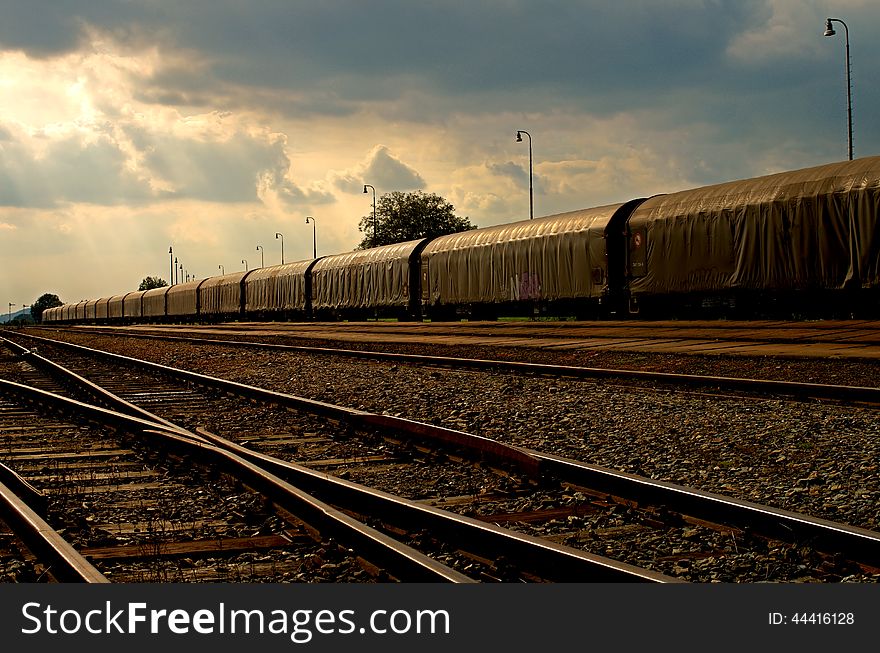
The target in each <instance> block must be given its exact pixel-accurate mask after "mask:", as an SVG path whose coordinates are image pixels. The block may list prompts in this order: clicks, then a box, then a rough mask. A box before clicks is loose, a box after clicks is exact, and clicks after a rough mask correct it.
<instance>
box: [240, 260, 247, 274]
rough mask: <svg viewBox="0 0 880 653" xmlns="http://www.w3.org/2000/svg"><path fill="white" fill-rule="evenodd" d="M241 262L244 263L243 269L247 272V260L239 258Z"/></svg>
mask: <svg viewBox="0 0 880 653" xmlns="http://www.w3.org/2000/svg"><path fill="white" fill-rule="evenodd" d="M241 262H242V263H243V264H244V271H245V272H247V271H248V268H247V260H246V259H241Z"/></svg>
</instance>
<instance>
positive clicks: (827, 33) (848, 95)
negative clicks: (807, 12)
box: [824, 18, 853, 161]
mask: <svg viewBox="0 0 880 653" xmlns="http://www.w3.org/2000/svg"><path fill="white" fill-rule="evenodd" d="M832 22H837V23H840V24H841V25H843V32H844V38H845V40H846V118H847V120H846V125H847V129H848V130H849V140H848V143H849V160H850V161H852V158H853V139H852V81H851V80H850V71H851V69H852V62H851V60H850V57H849V27H847V24H846V23H844V22H843V21H842V20H840V19H839V18H826V19H825V34H824V36H834V35H835V34H837V32H835V31H834V27H832V25H831V23H832Z"/></svg>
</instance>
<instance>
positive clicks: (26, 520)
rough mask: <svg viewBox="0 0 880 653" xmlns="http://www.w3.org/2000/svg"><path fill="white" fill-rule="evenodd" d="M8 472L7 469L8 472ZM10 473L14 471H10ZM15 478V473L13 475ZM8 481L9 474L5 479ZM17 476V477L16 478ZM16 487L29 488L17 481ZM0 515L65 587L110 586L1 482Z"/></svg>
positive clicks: (87, 562) (20, 498)
mask: <svg viewBox="0 0 880 653" xmlns="http://www.w3.org/2000/svg"><path fill="white" fill-rule="evenodd" d="M7 469H8V468H7ZM10 472H11V470H10ZM12 474H14V472H12ZM4 476H5V477H6V478H8V474H7V475H4ZM15 476H17V474H15ZM15 485H16V486H18V487H19V488H20V487H22V486H29V484H28V482H27V481H25V480H24V479H23V478H21V477H18V481H17V482H15ZM0 512H2V514H3V519H4V520H5V521H6V522H7V523H8V524H9V525H10V526H12V528H13V530H14V531H15V534H16V535H17V536H18V537H19V538H21V540H22V541H23V542H24V543H25V545H26V546H27V547H28V548H29V549H30V550H31V551H32V552H33V553H35V554H37V555H38V556H39V557H40V558H42V559H43V560H46V561H48V562H49V567H48V570H47V571H48V573H49V574H50V575H51V576H52V577H53V578H55V579H56V580H57V581H58V582H62V583H109V582H110V580H109V579H108V578H107V577H106V576H104V574H102V573H101V572H100V571H98V570H97V569H96V568H95V567H94V566H93V565H92V563H91V562H89V561H88V560H86V559H85V558H84V557H83V556H82V555H81V554H80V553H79V552H78V551H77V550H76V549H74V548H73V545H72V544H70V543H69V542H68V541H67V540H65V539H64V538H63V537H61V535H59V534H58V532H57V531H55V529H53V528H52V527H51V526H49V524H47V523H46V521H45V520H44V519H43V518H42V517H41V516H40V515H39V514H37V512H36V510H34V509H33V508H32V507H31V506H30V505H29V504H28V501H27V499H25V498H22V497H20V496H19V495H18V491H17V490H13V489H12V488H11V487H9V486H8V485H7V484H6V483H5V482H2V481H0Z"/></svg>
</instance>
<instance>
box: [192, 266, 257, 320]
mask: <svg viewBox="0 0 880 653" xmlns="http://www.w3.org/2000/svg"><path fill="white" fill-rule="evenodd" d="M248 274H250V273H249V272H232V273H230V274H224V275H221V276H217V277H209V278H207V279H205V280H204V281H202V283H201V284H200V285H199V286H198V292H199V315H200V316H201V317H203V318H211V319H222V318H224V317H240V316H241V312H242V310H243V303H244V298H243V297H242V288H243V281H244V278H245V277H247V276H248Z"/></svg>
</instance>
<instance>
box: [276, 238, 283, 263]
mask: <svg viewBox="0 0 880 653" xmlns="http://www.w3.org/2000/svg"><path fill="white" fill-rule="evenodd" d="M279 238H280V239H281V265H284V234H279V233H278V232H277V231H276V232H275V240H278V239H279Z"/></svg>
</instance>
